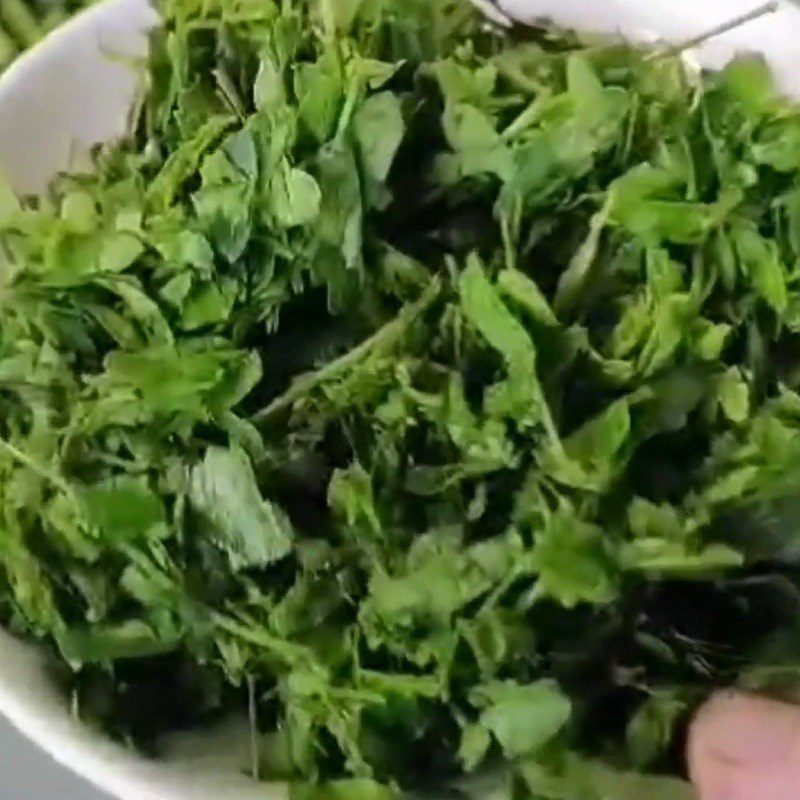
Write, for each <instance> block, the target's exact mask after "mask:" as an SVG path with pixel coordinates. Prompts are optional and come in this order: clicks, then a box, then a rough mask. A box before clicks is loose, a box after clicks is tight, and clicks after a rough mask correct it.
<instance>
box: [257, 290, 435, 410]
mask: <svg viewBox="0 0 800 800" xmlns="http://www.w3.org/2000/svg"><path fill="white" fill-rule="evenodd" d="M441 286H442V284H441V281H440V279H439V278H438V277H434V278H433V279H432V280H431V282H430V283H429V284H428V286H427V287H426V288H425V291H423V293H422V295H421V296H420V298H419V299H418V300H416V301H415V302H413V303H410V304H409V305H407V306H405V307H404V308H402V309H401V310H400V313H399V314H398V315H397V316H396V317H395V318H394V319H393V320H392V321H391V322H388V323H387V324H386V325H384V326H383V327H382V328H380V329H379V330H378V331H376V332H375V333H374V334H373V335H372V336H370V337H369V339H366V340H365V341H364V342H362V343H361V344H360V345H358V346H357V347H355V348H353V349H352V350H350V351H349V352H347V353H345V354H344V355H343V356H341V357H340V358H337V359H336V360H334V361H331V362H330V364H327V365H326V366H324V367H323V368H322V369H320V370H318V371H317V372H310V373H308V374H306V375H302V376H301V377H299V378H297V379H296V380H295V381H294V383H292V385H291V386H290V387H289V389H288V390H287V391H286V392H285V393H284V394H282V395H281V396H280V397H278V398H276V399H275V400H273V401H272V402H271V403H270V404H269V405H268V406H267V407H266V408H265V409H263V410H262V411H259V412H258V413H257V414H256V415H255V416H254V417H253V422H255V423H256V424H262V423H264V422H267V421H268V420H269V419H271V418H272V417H274V416H275V415H276V414H279V413H281V412H282V411H286V410H287V409H288V408H290V407H291V406H292V405H294V403H296V402H297V400H299V399H300V398H301V397H302V396H303V395H306V394H308V393H309V392H311V391H313V390H314V389H315V388H317V387H318V386H319V385H320V384H322V383H324V382H325V381H327V380H330V379H331V378H334V377H336V376H337V375H340V374H341V373H343V372H345V371H346V370H347V369H349V368H350V367H351V366H352V365H353V364H357V363H358V362H359V361H361V360H362V359H363V358H365V357H366V356H367V355H369V354H370V353H373V352H374V351H376V350H380V349H384V348H388V347H391V346H392V345H393V344H394V343H395V342H397V341H398V340H399V339H400V338H401V337H402V336H403V334H404V333H405V332H406V331H407V330H408V327H409V325H411V323H413V322H414V320H416V319H417V318H418V317H419V316H420V315H421V314H423V313H424V312H425V311H426V310H427V309H428V307H429V306H430V305H431V303H432V302H433V301H434V300H435V299H436V297H437V296H438V295H439V292H440V291H441Z"/></svg>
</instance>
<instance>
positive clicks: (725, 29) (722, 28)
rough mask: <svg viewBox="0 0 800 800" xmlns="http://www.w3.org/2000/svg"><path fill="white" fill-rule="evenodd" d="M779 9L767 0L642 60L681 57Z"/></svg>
mask: <svg viewBox="0 0 800 800" xmlns="http://www.w3.org/2000/svg"><path fill="white" fill-rule="evenodd" d="M780 7H781V4H780V0H769V2H767V3H764V4H763V5H760V6H758V7H757V8H754V9H753V10H752V11H748V12H746V13H745V14H740V15H739V16H738V17H735V18H734V19H731V20H728V21H727V22H723V23H722V24H720V25H715V26H714V27H713V28H711V29H710V30H707V31H704V32H703V33H700V34H698V35H697V36H693V37H692V38H691V39H687V40H686V41H684V42H681V43H679V44H676V45H671V46H670V47H667V48H666V49H664V50H657V51H656V52H653V53H650V54H649V55H648V56H646V57H645V59H644V60H645V61H646V62H652V61H661V60H664V59H668V58H674V57H675V56H679V55H681V53H685V52H686V51H687V50H693V49H694V48H695V47H700V45H703V44H706V42H709V41H711V40H712V39H716V38H717V37H719V36H723V35H724V34H726V33H730V32H731V31H733V30H736V29H737V28H741V27H742V26H744V25H747V24H748V23H750V22H754V21H755V20H757V19H761V18H762V17H766V16H769V15H770V14H774V13H776V12H777V11H779V10H780Z"/></svg>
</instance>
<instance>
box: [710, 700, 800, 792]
mask: <svg viewBox="0 0 800 800" xmlns="http://www.w3.org/2000/svg"><path fill="white" fill-rule="evenodd" d="M695 725H696V726H697V728H698V729H699V730H700V731H701V735H702V739H703V741H704V742H705V743H706V747H707V748H708V751H710V752H712V753H713V754H714V755H715V756H716V757H717V758H719V759H721V760H723V761H725V762H728V763H730V764H731V765H740V766H747V765H751V766H757V765H759V764H777V763H781V762H784V761H786V760H787V759H788V758H789V757H790V756H792V755H796V754H797V752H798V747H800V707H797V706H794V705H790V704H787V703H779V702H776V701H775V700H769V699H767V698H764V697H755V696H750V695H744V694H734V693H725V694H719V695H717V696H716V697H714V698H713V699H712V700H711V702H710V703H709V704H708V705H707V706H706V707H705V709H704V710H703V711H702V712H701V713H700V716H699V717H698V719H697V721H696V723H695ZM717 800H737V798H736V797H735V796H734V795H731V794H729V793H728V794H724V795H721V796H720V797H719V798H717Z"/></svg>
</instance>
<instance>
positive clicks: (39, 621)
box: [0, 0, 800, 800]
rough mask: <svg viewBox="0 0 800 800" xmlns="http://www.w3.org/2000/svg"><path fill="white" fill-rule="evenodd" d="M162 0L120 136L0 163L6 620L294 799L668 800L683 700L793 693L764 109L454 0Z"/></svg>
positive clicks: (722, 81)
mask: <svg viewBox="0 0 800 800" xmlns="http://www.w3.org/2000/svg"><path fill="white" fill-rule="evenodd" d="M162 12H163V15H164V19H165V26H164V29H163V30H162V31H160V32H159V33H157V34H156V35H155V36H154V42H153V50H154V52H153V56H152V59H151V62H150V65H149V71H148V86H149V89H148V93H147V97H146V99H145V101H144V102H143V104H142V110H141V114H140V116H139V118H138V120H137V122H136V126H135V130H134V131H133V132H132V134H131V136H130V137H129V138H128V139H127V140H126V141H125V142H123V143H122V144H121V145H119V146H114V147H112V148H110V149H108V150H104V151H102V152H100V153H99V154H98V155H97V161H96V168H95V170H94V171H92V172H90V173H87V174H80V175H69V176H64V177H61V178H59V179H58V181H56V183H55V184H54V185H53V188H52V191H51V192H50V193H49V194H47V195H45V196H43V197H39V198H33V199H30V198H29V199H22V200H20V201H17V199H16V198H14V197H13V195H12V194H11V193H10V191H8V189H7V187H3V186H0V246H1V247H2V251H3V255H4V258H5V259H6V261H7V265H6V267H5V268H4V272H3V276H2V286H1V289H0V304H1V306H2V308H1V309H0V509H1V510H0V514H2V525H1V526H0V609H2V617H3V619H4V621H5V623H6V624H7V626H8V627H9V628H10V629H11V630H13V631H14V632H16V633H18V634H19V635H22V636H26V637H30V638H36V639H38V640H40V641H41V642H43V643H44V644H45V645H46V646H47V647H48V648H49V650H50V652H51V653H52V655H53V657H54V661H57V662H61V668H60V674H61V675H62V676H63V680H64V682H65V684H66V685H67V688H68V690H69V691H70V692H71V693H72V697H73V704H74V708H75V709H76V712H77V713H78V714H79V715H80V716H81V717H82V718H84V719H86V720H89V721H91V722H93V723H94V724H99V725H101V726H102V727H103V728H104V729H105V730H107V731H108V732H109V733H111V734H112V735H114V736H116V737H119V738H121V739H124V740H126V741H131V742H133V743H135V744H136V745H137V746H140V747H144V748H151V747H154V746H157V744H158V738H159V735H160V734H162V733H164V732H167V731H171V730H175V729H180V728H185V727H190V726H201V725H205V724H209V723H210V722H212V721H213V720H214V719H216V718H218V717H220V716H221V715H223V714H226V713H229V712H231V711H234V710H245V709H248V708H249V711H250V714H251V721H252V726H253V731H254V742H253V749H252V754H251V755H252V757H253V760H254V762H255V764H254V765H253V766H254V768H253V772H254V773H256V774H258V775H260V776H261V777H263V778H265V779H270V780H286V781H289V782H290V783H291V784H292V786H293V792H294V797H295V798H296V799H297V800H325V799H327V800H340V798H341V800H344V799H345V798H346V800H389V798H395V797H398V796H400V794H401V793H406V792H407V793H410V794H411V795H413V796H417V795H418V794H419V793H423V794H424V793H426V792H434V794H436V793H438V794H439V796H441V794H442V791H443V790H444V789H445V788H446V789H448V790H450V791H452V792H455V795H454V796H456V797H461V798H466V799H467V800H470V799H472V798H475V799H476V800H477V798H481V800H486V799H487V798H496V799H497V800H520V799H522V798H532V800H634V798H636V799H637V800H638V798H643V797H647V798H650V800H655V799H656V798H659V800H660V799H661V798H664V800H684V798H688V797H690V790H689V789H688V787H687V785H686V784H685V783H684V782H683V781H682V780H681V777H680V776H681V773H682V765H681V755H680V749H681V747H680V743H681V737H682V730H683V728H684V725H685V723H686V721H687V719H688V717H689V715H690V714H691V712H692V709H693V708H694V707H695V706H696V705H697V703H699V702H701V701H702V700H703V698H704V697H705V696H706V695H707V694H708V693H709V692H710V691H712V690H713V689H714V688H716V687H718V686H720V685H728V684H736V683H739V684H741V685H743V686H747V687H748V688H757V689H769V688H772V687H774V686H777V685H783V684H785V683H787V682H791V681H793V680H795V679H797V678H798V677H800V647H798V642H800V636H798V633H800V630H798V624H799V623H798V620H800V616H798V614H797V613H796V612H797V606H798V599H799V598H800V528H799V527H798V521H799V520H800V506H799V505H798V501H797V499H796V498H797V495H798V491H800V267H799V265H800V158H799V157H798V152H800V151H798V146H797V145H798V142H799V141H800V114H798V110H797V108H796V107H794V106H791V105H789V104H788V103H787V102H785V101H784V100H782V99H781V98H780V97H779V96H778V94H777V92H776V90H775V89H774V87H773V84H772V81H771V78H770V75H769V72H768V70H767V69H766V67H765V66H764V65H763V64H762V63H760V62H758V61H755V60H752V59H749V60H748V59H745V60H739V61H737V62H735V63H733V64H731V65H730V67H728V68H727V69H725V70H724V71H722V72H721V73H719V74H717V75H713V76H708V77H703V78H702V79H701V78H700V77H698V76H696V75H694V74H693V73H691V72H690V71H688V70H687V69H686V68H685V67H684V65H683V63H682V61H681V60H680V59H679V58H675V57H671V56H668V55H665V56H663V57H659V58H655V59H653V58H647V51H642V50H637V49H635V48H632V47H628V46H623V45H621V44H619V43H609V42H594V43H593V44H592V45H590V46H586V45H583V44H582V43H581V42H580V40H579V39H578V38H577V37H575V36H573V35H570V34H563V33H562V34H555V33H552V32H550V33H547V32H541V31H539V32H537V31H531V30H526V31H522V30H512V31H505V30H503V31H501V30H499V29H494V28H492V27H491V26H490V25H488V24H487V23H486V21H485V20H484V19H483V18H482V17H481V16H480V15H479V14H478V12H476V11H475V10H473V9H472V8H471V7H470V6H469V4H467V3H464V2H461V1H460V0H336V1H335V2H334V0H281V2H278V1H277V0H235V1H233V0H224V2H220V1H218V2H208V0H203V2H200V0H164V2H163V5H162ZM243 755H244V756H245V762H246V758H247V756H248V754H243ZM242 766H243V768H245V767H246V766H247V764H246V763H243V765H242Z"/></svg>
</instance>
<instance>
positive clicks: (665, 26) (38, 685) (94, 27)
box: [0, 0, 800, 800]
mask: <svg viewBox="0 0 800 800" xmlns="http://www.w3.org/2000/svg"><path fill="white" fill-rule="evenodd" d="M264 1H265V2H268V0H264ZM474 2H476V3H478V4H482V5H484V6H487V5H491V0H474ZM759 2H760V0H694V2H692V0H499V1H498V3H496V4H495V5H500V6H501V7H502V8H503V10H504V11H505V12H506V13H507V14H509V15H511V16H515V17H518V18H521V19H525V20H538V19H542V18H551V19H553V20H555V21H556V22H558V23H559V24H562V25H566V26H574V27H577V28H583V29H592V30H596V31H605V32H613V31H620V32H621V33H623V34H624V35H627V36H633V37H644V38H648V39H653V38H664V39H668V40H673V41H680V40H682V39H684V38H688V37H689V36H691V35H693V34H696V33H698V32H699V31H703V30H706V29H709V28H711V27H713V26H714V25H716V24H718V23H721V22H723V21H725V20H728V19H731V18H733V17H735V16H737V15H738V14H741V13H743V12H746V11H748V10H750V9H752V8H754V7H755V6H757V5H759ZM798 3H800V0H784V3H783V6H782V8H781V10H780V12H779V13H777V14H773V15H771V16H769V17H765V18H764V19H761V20H759V21H757V22H754V23H751V24H750V25H748V26H747V27H744V28H741V29H739V30H737V31H734V32H732V33H729V34H726V35H725V36H723V37H721V38H720V39H717V40H715V41H714V42H712V43H710V44H708V45H707V46H705V47H704V48H702V50H701V51H699V52H698V53H697V54H696V56H697V58H698V60H699V61H700V62H701V63H703V64H704V65H706V66H710V67H713V66H719V65H721V64H722V63H724V62H725V61H726V60H727V59H729V58H730V57H731V56H732V55H733V54H734V53H736V52H737V51H742V50H744V51H764V52H766V53H767V55H768V58H769V60H770V61H771V63H772V64H773V66H774V68H775V69H776V71H777V73H778V75H779V78H780V81H781V84H782V86H783V87H784V89H785V90H786V91H787V92H791V93H794V94H796V95H797V96H799V97H800V5H798ZM155 20H156V17H155V15H154V14H153V11H152V10H151V8H150V7H149V6H148V5H147V1H146V0H105V2H103V3H101V4H100V5H98V6H96V7H95V8H93V9H92V10H91V11H89V12H86V13H84V14H83V15H81V16H79V17H78V18H76V19H75V20H73V21H72V22H70V23H69V24H67V25H66V26H64V27H63V28H62V29H60V30H59V31H57V32H55V33H54V34H52V35H51V36H50V37H48V38H47V39H46V40H45V41H44V42H43V43H42V44H41V45H39V46H38V47H37V48H35V49H34V50H33V51H31V52H30V53H28V54H27V55H26V56H24V57H23V58H21V59H20V60H19V61H18V62H17V64H16V65H15V66H13V67H12V68H11V69H10V70H8V71H7V72H6V73H5V74H4V75H3V76H2V78H0V170H2V171H3V172H4V173H5V175H6V176H7V178H8V179H9V180H10V181H11V184H12V186H13V187H15V188H16V190H17V191H20V192H25V193H29V192H33V191H37V190H40V189H41V188H43V186H44V185H45V184H46V182H47V179H48V178H49V177H50V176H52V175H53V174H54V173H55V172H57V171H58V170H61V169H67V168H69V167H70V166H75V165H77V164H80V163H81V158H82V157H84V158H85V152H86V149H87V146H89V145H91V144H94V143H97V142H106V141H110V140H113V139H114V138H115V137H117V136H119V135H120V134H121V133H122V132H123V131H124V129H125V125H126V121H127V117H128V111H129V108H130V105H131V103H132V101H133V98H134V96H135V93H136V89H137V86H136V80H135V78H134V75H133V73H132V72H131V70H130V69H129V67H128V66H125V65H124V64H123V63H122V62H121V60H120V59H113V58H109V54H111V53H115V54H126V55H128V56H130V55H134V54H142V53H143V52H144V48H145V47H146V43H145V42H146V40H145V37H144V35H143V31H145V30H146V29H147V28H148V27H149V26H151V25H153V24H155ZM0 712H2V713H3V714H4V715H5V716H7V717H8V718H9V719H10V720H11V721H12V722H13V723H14V724H15V725H16V726H17V727H18V728H19V729H20V730H21V731H22V732H23V733H25V734H26V735H27V736H29V737H30V738H31V739H33V740H34V741H36V742H37V743H38V744H39V745H41V746H42V747H43V748H44V749H45V750H47V751H48V752H49V753H50V754H52V755H53V756H54V757H55V758H56V759H57V760H58V761H60V762H62V763H63V764H65V765H66V766H68V767H69V768H71V769H72V770H74V771H75V772H77V773H79V774H81V775H83V776H84V777H86V778H87V779H88V780H89V781H91V782H92V783H94V784H96V785H97V786H98V787H100V788H103V789H105V790H106V791H108V792H110V793H111V794H113V795H114V796H116V797H119V798H122V799H123V800H233V799H234V798H236V800H283V799H284V798H285V797H286V791H285V789H284V788H282V787H264V786H258V785H256V784H254V783H253V782H251V781H249V780H248V779H247V778H245V777H244V776H243V775H242V769H243V767H244V766H245V765H246V763H247V744H246V739H247V737H246V731H243V730H242V729H241V727H240V726H237V725H234V726H232V727H230V728H227V729H223V730H218V731H214V732H209V733H208V734H205V735H202V736H197V737H192V738H190V739H183V740H178V741H175V742H174V743H172V745H171V746H170V747H169V748H168V758H167V759H165V760H164V761H163V762H148V761H144V760H142V759H139V758H137V757H135V756H133V755H132V754H131V753H129V752H128V751H126V750H124V749H122V748H120V747H117V746H116V745H114V744H112V743H110V742H109V741H107V740H106V739H104V738H103V737H101V736H98V735H96V734H95V733H93V732H92V731H90V730H89V729H88V728H86V727H84V726H82V725H80V724H79V723H77V722H75V721H74V720H73V719H72V718H71V716H70V714H69V712H68V709H67V706H66V703H65V702H64V699H63V698H62V697H61V695H60V694H59V692H58V691H57V690H56V689H55V688H54V687H53V685H52V684H51V682H50V681H49V680H48V678H47V675H46V673H45V671H44V669H43V666H42V662H41V659H40V658H39V656H38V654H37V652H36V651H35V650H33V649H31V648H29V647H27V646H25V645H22V644H20V643H19V642H17V641H16V640H14V639H12V638H11V637H9V636H8V635H6V634H3V633H2V632H0Z"/></svg>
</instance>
